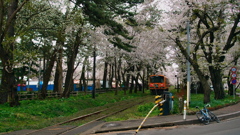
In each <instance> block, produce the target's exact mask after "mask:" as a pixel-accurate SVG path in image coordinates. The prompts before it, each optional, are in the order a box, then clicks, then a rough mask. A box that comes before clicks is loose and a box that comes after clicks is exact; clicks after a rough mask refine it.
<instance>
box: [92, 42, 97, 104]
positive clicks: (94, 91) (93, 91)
mask: <svg viewBox="0 0 240 135" xmlns="http://www.w3.org/2000/svg"><path fill="white" fill-rule="evenodd" d="M95 80H96V45H94V49H93V90H92V98H93V99H95V93H96V87H95V86H96V85H95V84H96V83H95Z"/></svg>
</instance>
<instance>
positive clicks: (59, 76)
mask: <svg viewBox="0 0 240 135" xmlns="http://www.w3.org/2000/svg"><path fill="white" fill-rule="evenodd" d="M59 47H60V49H59V50H58V57H57V66H56V72H55V79H54V90H53V91H54V92H57V93H62V92H63V68H62V52H63V49H62V45H60V46H59Z"/></svg>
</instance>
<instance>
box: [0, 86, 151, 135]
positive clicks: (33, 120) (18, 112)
mask: <svg viewBox="0 0 240 135" xmlns="http://www.w3.org/2000/svg"><path fill="white" fill-rule="evenodd" d="M145 95H146V94H145ZM141 96H144V94H142V93H139V94H132V95H124V93H123V92H122V91H119V95H117V96H116V95H114V92H109V93H104V94H96V99H92V95H91V94H87V95H78V96H76V97H70V98H60V99H47V100H23V101H21V105H20V106H19V107H10V106H9V104H8V103H6V104H2V105H0V108H1V109H0V132H8V131H13V130H20V129H37V128H43V127H45V126H49V125H52V124H53V123H51V122H49V121H51V120H53V119H58V118H61V117H70V116H71V115H74V114H76V113H78V112H81V111H82V110H85V109H87V108H93V107H99V106H104V105H106V104H109V103H115V102H119V101H124V100H129V99H132V98H136V97H141ZM106 97H107V98H106Z"/></svg>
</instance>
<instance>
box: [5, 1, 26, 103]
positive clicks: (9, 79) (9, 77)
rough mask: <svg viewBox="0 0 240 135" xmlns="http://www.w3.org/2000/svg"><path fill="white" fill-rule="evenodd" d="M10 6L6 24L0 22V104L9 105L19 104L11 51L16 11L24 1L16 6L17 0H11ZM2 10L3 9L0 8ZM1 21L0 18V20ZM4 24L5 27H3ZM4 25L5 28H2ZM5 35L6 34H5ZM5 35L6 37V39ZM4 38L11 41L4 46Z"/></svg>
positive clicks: (12, 50)
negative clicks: (0, 72)
mask: <svg viewBox="0 0 240 135" xmlns="http://www.w3.org/2000/svg"><path fill="white" fill-rule="evenodd" d="M9 3H10V6H9V7H8V9H7V22H6V23H7V24H6V25H3V23H1V28H0V52H1V54H0V58H1V61H2V67H3V68H4V69H3V70H2V80H1V81H2V82H1V84H2V85H1V87H0V104H3V103H6V102H7V101H9V102H10V105H11V106H17V105H19V101H18V98H17V89H16V85H17V84H16V81H15V76H14V72H13V61H14V57H13V52H14V42H15V41H14V36H15V29H14V27H15V23H16V13H18V11H19V10H20V9H21V7H22V6H23V5H24V4H25V3H26V1H24V2H23V3H22V5H21V6H20V7H19V8H18V0H12V1H11V2H9ZM2 4H3V1H2V3H1V4H0V5H1V7H4V6H3V5H2ZM1 11H3V10H1ZM0 15H1V18H0V19H3V17H4V13H3V12H2V13H0ZM1 22H2V20H1ZM5 26H6V27H5ZM4 27H5V28H4ZM6 35H7V36H6ZM6 37H7V38H8V39H6ZM4 39H5V40H9V41H11V42H9V43H7V46H6V47H3V42H4Z"/></svg>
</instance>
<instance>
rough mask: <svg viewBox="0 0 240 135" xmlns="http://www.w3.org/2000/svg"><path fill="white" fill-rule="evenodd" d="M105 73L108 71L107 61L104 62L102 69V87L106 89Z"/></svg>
mask: <svg viewBox="0 0 240 135" xmlns="http://www.w3.org/2000/svg"><path fill="white" fill-rule="evenodd" d="M107 73H108V62H105V63H104V71H103V88H104V89H106V83H107Z"/></svg>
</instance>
